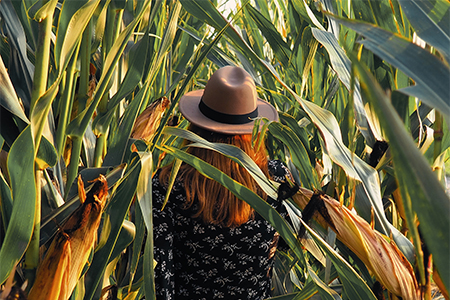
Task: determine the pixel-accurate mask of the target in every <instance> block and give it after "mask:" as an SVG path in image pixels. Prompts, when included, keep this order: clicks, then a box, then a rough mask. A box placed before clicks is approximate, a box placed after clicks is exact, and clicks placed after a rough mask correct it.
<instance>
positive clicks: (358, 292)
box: [301, 220, 376, 300]
mask: <svg viewBox="0 0 450 300" xmlns="http://www.w3.org/2000/svg"><path fill="white" fill-rule="evenodd" d="M301 222H302V224H303V226H305V227H306V230H307V231H308V233H309V234H310V235H311V237H312V238H313V240H314V241H315V242H316V243H317V244H318V245H319V246H320V247H321V248H322V250H323V251H324V252H325V253H326V254H327V257H328V258H329V259H331V262H332V263H333V265H334V267H335V268H336V271H337V272H338V274H339V278H340V279H341V280H342V283H343V285H344V294H346V295H347V299H368V300H369V299H371V300H376V297H375V296H374V294H373V292H372V290H371V289H370V288H369V287H368V286H367V284H366V283H365V281H364V280H363V279H362V278H361V277H360V276H359V274H358V273H356V271H355V270H354V269H353V268H352V267H351V266H350V264H349V263H348V262H347V261H346V260H345V259H343V258H342V257H341V256H340V255H339V254H338V253H337V252H336V251H335V250H334V249H333V248H331V246H330V245H328V244H327V242H325V241H324V240H323V239H322V238H321V237H320V236H319V235H318V234H317V233H315V232H314V231H313V230H312V229H311V228H310V227H309V226H308V224H306V223H305V222H303V220H301Z"/></svg>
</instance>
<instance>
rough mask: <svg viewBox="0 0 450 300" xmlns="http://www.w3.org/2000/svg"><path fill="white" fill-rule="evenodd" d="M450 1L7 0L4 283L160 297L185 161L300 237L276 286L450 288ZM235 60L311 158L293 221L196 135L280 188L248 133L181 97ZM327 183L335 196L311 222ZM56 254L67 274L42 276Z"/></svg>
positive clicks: (429, 293) (302, 290)
mask: <svg viewBox="0 0 450 300" xmlns="http://www.w3.org/2000/svg"><path fill="white" fill-rule="evenodd" d="M230 8H231V9H230ZM449 9H450V2H449V1H447V0H437V1H435V0H353V1H352V0H336V1H334V0H315V1H312V0H309V1H308V0H270V1H263V0H252V1H244V0H242V1H236V3H235V2H234V1H233V3H231V1H222V2H220V3H217V1H207V0H190V1H189V0H186V1H173V0H166V1H162V0H134V1H133V0H77V1H70V0H65V1H63V0H59V1H58V0H38V1H36V0H22V1H14V0H13V1H12V0H1V1H0V26H1V27H0V28H1V39H0V55H1V59H0V147H1V155H0V167H1V176H0V204H1V206H0V211H1V214H0V220H1V221H0V247H1V250H0V299H6V297H7V295H9V294H10V293H11V295H12V294H14V293H17V295H21V296H20V297H22V298H19V297H18V298H14V299H26V298H28V297H29V298H30V299H44V298H39V297H40V296H39V290H48V289H52V290H53V292H54V294H53V296H52V297H53V298H48V299H58V297H62V298H64V297H65V298H67V297H69V295H71V296H70V299H100V298H101V297H105V299H106V297H110V298H108V299H127V300H128V299H142V298H144V297H145V298H146V299H153V298H154V284H153V274H152V273H153V268H152V267H153V254H152V249H153V244H152V218H151V197H152V195H151V185H150V178H151V176H152V174H153V173H154V172H155V171H156V169H157V168H158V167H161V166H164V165H166V164H168V163H171V162H172V161H173V160H174V159H175V160H176V163H175V166H177V165H178V166H179V163H181V162H186V163H189V164H191V165H193V166H194V167H196V168H197V169H198V170H199V171H200V172H201V173H203V174H205V176H209V177H211V178H213V179H215V180H217V181H218V182H220V183H222V184H223V185H225V186H226V187H227V188H228V189H230V190H231V191H232V192H234V193H235V194H236V195H237V196H238V197H240V198H242V199H243V200H244V201H247V202H248V203H249V204H250V205H251V206H252V207H254V208H255V210H256V211H257V212H258V213H260V214H261V215H262V216H263V217H265V218H266V219H267V220H269V221H270V222H271V223H272V225H273V226H274V227H275V228H276V229H277V231H278V232H279V233H280V235H281V236H282V237H283V238H284V240H285V241H286V242H287V244H288V245H289V247H290V250H289V251H288V252H286V253H285V252H278V253H277V256H276V263H275V267H274V274H273V296H274V298H275V299H309V298H311V297H321V299H351V300H353V299H383V298H382V297H385V298H386V299H399V298H402V299H438V298H443V297H445V298H446V299H449V297H448V289H449V287H450V262H449V260H450V255H449V253H450V244H449V243H450V222H449V218H450V199H449V196H448V195H447V194H446V190H445V175H446V165H447V173H448V172H449V171H448V170H449V168H450V162H449V157H450V150H449V149H450V130H449V129H450V127H449V124H450V68H449V61H450V60H449V57H450V10H449ZM226 65H238V66H241V67H243V68H245V69H246V70H247V71H248V72H249V73H250V74H251V75H252V76H253V78H254V80H255V82H256V84H257V88H258V93H259V96H260V98H262V99H264V100H266V101H268V102H270V103H271V104H273V105H274V106H275V107H276V108H277V110H278V112H279V116H280V122H273V123H269V122H266V120H264V119H261V120H258V122H257V123H260V122H262V123H263V125H262V127H261V135H262V136H264V137H265V138H266V141H267V149H268V151H269V156H270V158H272V159H280V160H282V161H283V162H285V164H286V165H287V166H288V167H289V169H290V170H291V172H292V174H293V177H294V179H295V182H292V183H291V186H290V187H288V189H289V190H290V189H291V188H292V187H295V186H299V187H300V189H299V191H298V192H297V193H296V194H294V195H292V197H290V198H288V199H286V200H284V204H285V206H286V207H287V209H288V211H289V214H290V217H291V219H292V224H288V223H286V221H285V220H283V219H282V218H281V217H280V215H279V214H278V213H277V212H276V211H275V210H274V209H273V208H271V207H269V205H267V204H266V203H265V202H264V201H263V200H262V199H261V198H260V197H259V196H257V195H256V194H254V193H253V192H251V191H250V190H248V189H246V188H245V187H243V186H241V185H239V184H238V183H237V182H235V181H233V180H231V179H230V178H228V177H227V176H225V175H224V174H223V173H221V172H220V171H218V170H217V169H214V168H212V167H211V166H210V165H208V164H206V163H204V162H202V161H200V160H198V159H196V158H194V157H191V156H190V155H187V154H186V152H185V151H184V149H183V148H180V145H181V141H182V140H183V139H188V140H191V141H193V142H195V146H197V147H206V148H212V149H214V150H216V151H219V152H221V153H223V154H224V155H227V156H230V157H232V158H233V159H234V160H235V161H237V162H238V163H240V164H242V165H243V166H244V167H246V168H247V169H248V170H249V172H250V173H251V174H252V175H253V176H254V177H255V179H256V180H257V182H258V183H259V184H260V185H261V187H262V188H263V189H264V191H265V192H266V193H267V194H268V195H270V196H272V197H274V198H277V190H278V186H277V185H276V184H275V183H274V182H272V181H270V180H269V179H267V178H265V176H264V175H262V173H261V171H260V170H259V169H258V168H257V167H255V165H254V164H252V161H251V160H250V159H249V158H248V157H247V156H246V155H245V154H244V153H243V152H242V151H241V150H240V149H237V148H235V147H223V146H222V147H220V146H219V145H216V144H211V143H208V142H206V141H204V140H203V139H201V138H199V137H198V136H196V135H194V134H193V133H191V132H189V131H188V130H186V128H187V121H186V120H185V119H183V117H182V116H181V115H180V114H179V112H178V110H177V103H178V100H179V99H180V97H181V96H182V95H183V94H184V93H186V92H188V91H190V90H193V89H199V88H203V87H204V85H205V84H206V81H207V79H208V78H209V76H210V75H211V74H212V73H213V72H214V71H215V70H217V69H218V68H220V67H223V66H226ZM256 128H259V127H255V137H256V136H257V132H256V131H257V129H256ZM257 142H258V140H257V139H255V143H257ZM79 174H81V177H78V175H79ZM94 180H97V181H95V182H93V181H94ZM106 189H108V193H107V194H106ZM294 191H295V189H294ZM93 199H94V200H93ZM310 199H313V200H314V201H315V203H316V206H315V207H314V206H313V205H310V206H309V207H308V208H307V209H309V210H311V209H312V211H313V212H314V211H316V210H318V211H319V212H317V213H316V214H314V217H312V218H311V219H310V220H307V219H306V218H303V219H302V218H301V216H302V211H303V210H305V207H307V206H306V205H307V203H309V202H313V200H310ZM80 201H81V202H83V204H82V205H80ZM89 203H97V204H98V205H99V206H98V207H99V208H98V214H97V215H96V216H95V220H94V217H92V218H93V219H92V221H90V222H92V223H86V224H88V225H89V226H84V225H86V224H84V223H83V224H84V225H83V224H82V223H77V222H80V220H78V219H72V217H70V218H71V219H69V221H67V222H65V220H67V219H68V218H69V216H71V214H72V213H73V212H74V211H75V212H79V211H80V209H85V208H86V207H87V205H88V204H89ZM317 203H319V204H317ZM79 207H80V208H79ZM323 210H326V211H327V213H323ZM76 215H77V213H74V214H72V216H76ZM356 215H357V216H356ZM71 220H74V221H73V222H75V223H73V222H72V221H71ZM98 223H100V226H99V229H98V232H97V226H98ZM74 224H75V225H74ZM71 226H72V227H71ZM83 226H84V227H83ZM81 227H83V228H85V229H86V232H84V233H83V235H80V236H75V235H74V236H73V237H72V236H71V238H67V239H65V238H64V237H67V236H69V235H70V234H72V232H74V231H76V229H78V228H81ZM88 237H89V238H88ZM76 239H77V241H75V240H76ZM52 243H53V244H52ZM50 245H54V246H50ZM58 247H60V248H61V249H63V251H62V252H57V248H58ZM55 249H56V250H55ZM74 253H75V254H77V255H74ZM46 254H53V256H51V258H50V260H47V262H46V261H45V259H44V257H45V255H46ZM47 256H50V255H47ZM49 262H50V263H49ZM45 263H49V266H51V267H50V269H52V271H48V272H47V273H45V272H44V273H36V270H37V268H38V267H39V265H40V264H41V265H44V264H45ZM51 272H53V273H51ZM33 284H35V288H34V289H33V290H34V291H33V290H32V291H33V293H30V289H31V288H32V287H33ZM68 286H70V288H68ZM42 287H45V288H42ZM36 291H37V292H36ZM61 295H66V296H61Z"/></svg>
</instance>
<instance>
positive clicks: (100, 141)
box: [94, 9, 123, 167]
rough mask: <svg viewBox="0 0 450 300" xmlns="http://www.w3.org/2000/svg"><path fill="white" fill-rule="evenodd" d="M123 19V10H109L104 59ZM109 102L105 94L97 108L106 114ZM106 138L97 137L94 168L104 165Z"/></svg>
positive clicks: (103, 134)
mask: <svg viewBox="0 0 450 300" xmlns="http://www.w3.org/2000/svg"><path fill="white" fill-rule="evenodd" d="M122 17H123V10H122V9H121V10H119V11H117V13H116V12H115V11H114V10H108V19H107V27H106V33H105V44H106V46H105V51H104V57H106V55H107V53H108V52H109V50H110V49H111V47H112V45H113V43H114V41H115V40H116V39H117V37H118V36H119V33H120V28H121V25H122ZM110 21H113V22H110ZM117 83H118V84H119V83H120V78H117ZM108 100H109V94H108V93H105V94H104V95H103V97H102V99H101V100H100V102H99V104H98V107H97V109H98V111H99V112H100V113H105V112H106V111H107V110H108ZM105 130H107V128H105ZM106 138H107V136H106V132H100V134H99V136H98V137H97V141H96V144H95V152H94V167H100V166H101V165H102V161H103V155H104V153H105V151H104V150H105V147H106Z"/></svg>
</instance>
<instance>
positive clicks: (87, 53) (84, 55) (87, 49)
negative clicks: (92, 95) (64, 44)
mask: <svg viewBox="0 0 450 300" xmlns="http://www.w3.org/2000/svg"><path fill="white" fill-rule="evenodd" d="M91 26H92V25H91V22H89V23H88V25H87V26H86V29H85V30H84V32H83V38H82V39H81V49H80V62H81V64H80V79H79V80H80V89H79V94H80V95H81V98H82V97H83V96H86V95H87V93H88V91H89V74H90V73H91V72H90V57H91V36H92V33H91ZM84 104H85V105H83V107H82V109H84V108H85V106H86V103H84Z"/></svg>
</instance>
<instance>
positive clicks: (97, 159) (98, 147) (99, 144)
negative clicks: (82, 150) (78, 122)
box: [94, 133, 106, 168]
mask: <svg viewBox="0 0 450 300" xmlns="http://www.w3.org/2000/svg"><path fill="white" fill-rule="evenodd" d="M105 145H106V134H104V133H101V134H100V135H99V136H98V137H97V141H96V143H95V152H94V167H95V168H99V167H101V166H102V162H103V153H104V152H105V151H104V149H105Z"/></svg>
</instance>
